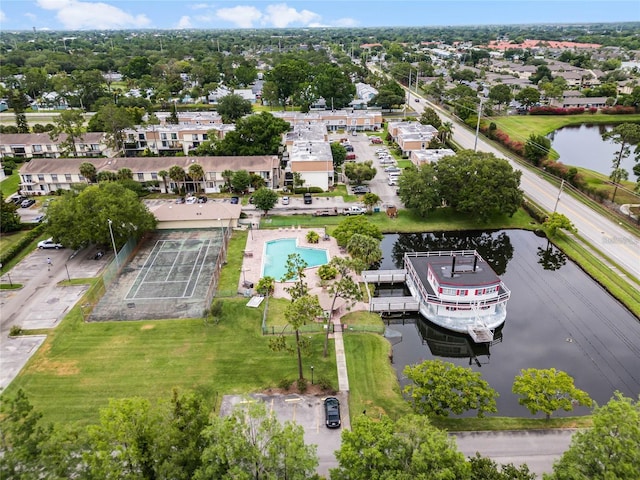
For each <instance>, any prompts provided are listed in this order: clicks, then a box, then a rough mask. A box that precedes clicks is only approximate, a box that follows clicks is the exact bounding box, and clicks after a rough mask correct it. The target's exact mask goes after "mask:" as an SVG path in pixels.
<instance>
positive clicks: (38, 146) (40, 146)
mask: <svg viewBox="0 0 640 480" xmlns="http://www.w3.org/2000/svg"><path fill="white" fill-rule="evenodd" d="M33 151H34V153H40V152H42V145H34V146H33Z"/></svg>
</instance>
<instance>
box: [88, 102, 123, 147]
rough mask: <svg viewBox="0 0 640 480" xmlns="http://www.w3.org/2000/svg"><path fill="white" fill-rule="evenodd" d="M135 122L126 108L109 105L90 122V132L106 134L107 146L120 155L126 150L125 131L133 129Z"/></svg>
mask: <svg viewBox="0 0 640 480" xmlns="http://www.w3.org/2000/svg"><path fill="white" fill-rule="evenodd" d="M133 126H134V121H133V118H132V116H131V114H130V113H129V111H128V110H127V108H125V107H117V106H115V105H113V104H111V103H110V104H107V105H104V106H103V107H100V109H99V110H98V111H97V112H96V114H95V115H93V116H92V117H91V120H89V126H88V130H89V131H91V132H105V137H106V144H107V146H108V147H109V148H111V149H112V150H113V151H114V155H116V156H117V155H119V154H121V153H122V152H123V150H124V131H125V130H126V129H127V128H132V127H133Z"/></svg>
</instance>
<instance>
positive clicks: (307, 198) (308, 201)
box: [304, 193, 313, 205]
mask: <svg viewBox="0 0 640 480" xmlns="http://www.w3.org/2000/svg"><path fill="white" fill-rule="evenodd" d="M311 202H313V199H312V198H311V194H310V193H305V194H304V203H305V205H310V204H311Z"/></svg>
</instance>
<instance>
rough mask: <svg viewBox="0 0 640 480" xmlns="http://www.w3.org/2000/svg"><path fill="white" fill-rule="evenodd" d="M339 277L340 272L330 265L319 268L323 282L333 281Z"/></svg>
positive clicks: (319, 274)
mask: <svg viewBox="0 0 640 480" xmlns="http://www.w3.org/2000/svg"><path fill="white" fill-rule="evenodd" d="M336 275H338V270H337V269H336V268H335V267H332V266H331V265H329V264H325V265H322V266H320V268H318V276H319V277H320V279H321V280H333V279H334V278H336Z"/></svg>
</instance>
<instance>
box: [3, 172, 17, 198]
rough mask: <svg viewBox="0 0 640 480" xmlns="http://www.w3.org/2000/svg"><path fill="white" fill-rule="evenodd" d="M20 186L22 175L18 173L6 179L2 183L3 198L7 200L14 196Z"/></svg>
mask: <svg viewBox="0 0 640 480" xmlns="http://www.w3.org/2000/svg"><path fill="white" fill-rule="evenodd" d="M19 184H20V175H18V173H17V172H15V173H13V175H10V176H8V177H6V178H5V179H4V180H2V182H0V191H2V196H3V197H4V198H5V199H6V198H7V197H8V196H9V195H13V194H14V193H16V192H17V191H18V185H19Z"/></svg>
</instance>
